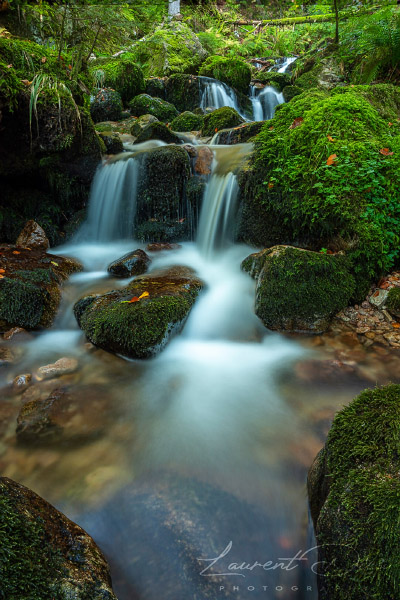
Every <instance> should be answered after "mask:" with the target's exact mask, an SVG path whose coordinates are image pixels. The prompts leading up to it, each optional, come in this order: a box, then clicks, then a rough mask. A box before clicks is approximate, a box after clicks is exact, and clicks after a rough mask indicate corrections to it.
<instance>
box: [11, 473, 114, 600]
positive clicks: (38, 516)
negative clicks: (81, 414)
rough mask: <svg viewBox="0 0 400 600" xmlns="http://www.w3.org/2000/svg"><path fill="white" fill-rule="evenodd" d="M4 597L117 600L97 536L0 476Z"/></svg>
mask: <svg viewBox="0 0 400 600" xmlns="http://www.w3.org/2000/svg"><path fill="white" fill-rule="evenodd" d="M0 521H1V523H2V539H1V548H0V565H1V568H2V581H1V591H2V595H3V597H4V598H10V599H11V598H20V599H21V600H22V598H38V599H39V598H40V599H41V600H45V599H49V600H50V599H53V598H54V599H55V600H56V599H57V600H61V599H64V598H71V599H72V598H74V600H85V599H87V598H90V599H91V600H116V597H115V595H114V593H113V590H112V584H111V577H110V571H109V567H108V564H107V562H106V560H105V558H104V556H103V555H102V553H101V551H100V549H99V548H98V546H97V545H96V544H95V543H94V541H93V540H92V538H91V537H90V536H89V535H88V534H87V533H86V532H85V531H84V530H83V529H81V528H80V527H79V526H78V525H76V524H75V523H73V522H72V521H70V520H69V519H67V517H66V516H65V515H63V514H62V513H61V512H59V511H58V510H56V509H55V508H54V507H53V506H52V505H51V504H49V503H48V502H46V501H45V500H43V498H41V497H40V496H38V495H37V494H35V493H34V492H32V491H31V490H29V489H28V488H26V487H24V486H23V485H20V484H18V483H16V482H15V481H12V480H11V479H8V478H6V477H1V478H0Z"/></svg>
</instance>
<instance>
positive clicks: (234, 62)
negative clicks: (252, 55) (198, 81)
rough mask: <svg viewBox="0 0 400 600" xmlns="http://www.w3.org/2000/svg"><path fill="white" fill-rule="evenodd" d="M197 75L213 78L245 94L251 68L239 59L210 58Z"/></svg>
mask: <svg viewBox="0 0 400 600" xmlns="http://www.w3.org/2000/svg"><path fill="white" fill-rule="evenodd" d="M199 75H205V76H206V77H213V78H214V79H218V81H223V82H224V83H226V84H227V85H229V86H230V87H232V88H235V89H236V90H238V91H239V92H242V93H243V94H247V93H248V89H249V85H250V81H251V68H250V67H249V65H248V64H247V63H246V62H245V61H244V60H243V59H241V58H227V57H224V56H210V57H209V58H207V60H206V61H205V62H204V63H203V64H202V65H201V67H200V70H199Z"/></svg>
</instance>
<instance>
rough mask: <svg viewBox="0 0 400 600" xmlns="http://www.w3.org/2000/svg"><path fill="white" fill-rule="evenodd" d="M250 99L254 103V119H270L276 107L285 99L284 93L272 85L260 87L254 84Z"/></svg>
mask: <svg viewBox="0 0 400 600" xmlns="http://www.w3.org/2000/svg"><path fill="white" fill-rule="evenodd" d="M250 100H251V103H252V105H253V119H254V121H268V120H269V119H272V117H273V116H274V114H275V109H276V107H277V106H278V105H279V104H282V103H283V102H284V101H285V100H284V98H283V94H282V93H281V92H278V91H277V90H276V89H275V88H274V87H272V86H270V85H267V86H265V88H262V89H258V88H256V87H255V86H254V85H252V86H251V90H250Z"/></svg>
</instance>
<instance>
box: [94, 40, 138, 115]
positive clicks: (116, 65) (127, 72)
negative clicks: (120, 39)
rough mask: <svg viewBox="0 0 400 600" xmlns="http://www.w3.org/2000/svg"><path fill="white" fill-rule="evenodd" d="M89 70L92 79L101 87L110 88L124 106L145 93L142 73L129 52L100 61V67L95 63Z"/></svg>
mask: <svg viewBox="0 0 400 600" xmlns="http://www.w3.org/2000/svg"><path fill="white" fill-rule="evenodd" d="M91 70H92V73H93V75H94V77H95V78H96V79H97V80H99V81H101V85H102V87H105V88H112V89H114V90H115V91H117V92H118V93H119V95H120V96H121V99H122V102H123V103H124V104H126V103H127V102H129V100H131V99H132V98H133V97H134V96H138V95H139V94H143V92H144V91H145V87H146V85H145V81H144V75H143V71H142V69H141V67H140V66H139V65H138V64H137V63H136V62H135V57H134V56H133V55H132V54H131V53H129V52H124V53H123V54H120V55H119V56H117V57H115V58H110V59H107V60H106V61H101V63H100V65H97V64H96V61H95V63H94V66H93V67H92V68H91Z"/></svg>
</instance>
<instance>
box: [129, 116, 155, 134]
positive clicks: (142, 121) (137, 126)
mask: <svg viewBox="0 0 400 600" xmlns="http://www.w3.org/2000/svg"><path fill="white" fill-rule="evenodd" d="M157 121H158V119H157V117H155V116H154V115H142V116H141V117H138V118H137V119H136V121H135V122H134V124H133V125H132V128H131V134H132V135H134V136H135V137H137V136H138V135H140V134H141V133H142V131H143V129H144V128H145V127H147V126H148V125H150V124H151V123H157Z"/></svg>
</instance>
